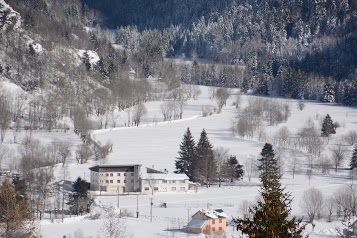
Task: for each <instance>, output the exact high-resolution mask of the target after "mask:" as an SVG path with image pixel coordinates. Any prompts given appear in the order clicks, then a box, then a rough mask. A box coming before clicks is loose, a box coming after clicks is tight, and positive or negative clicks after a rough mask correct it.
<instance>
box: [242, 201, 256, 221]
mask: <svg viewBox="0 0 357 238" xmlns="http://www.w3.org/2000/svg"><path fill="white" fill-rule="evenodd" d="M253 206H254V203H252V202H249V201H247V200H243V201H242V202H241V203H240V205H239V211H240V212H241V213H242V214H243V219H247V218H250V217H251V216H252V215H253V214H252V213H251V208H252V207H253Z"/></svg>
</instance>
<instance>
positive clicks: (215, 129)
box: [33, 87, 357, 238]
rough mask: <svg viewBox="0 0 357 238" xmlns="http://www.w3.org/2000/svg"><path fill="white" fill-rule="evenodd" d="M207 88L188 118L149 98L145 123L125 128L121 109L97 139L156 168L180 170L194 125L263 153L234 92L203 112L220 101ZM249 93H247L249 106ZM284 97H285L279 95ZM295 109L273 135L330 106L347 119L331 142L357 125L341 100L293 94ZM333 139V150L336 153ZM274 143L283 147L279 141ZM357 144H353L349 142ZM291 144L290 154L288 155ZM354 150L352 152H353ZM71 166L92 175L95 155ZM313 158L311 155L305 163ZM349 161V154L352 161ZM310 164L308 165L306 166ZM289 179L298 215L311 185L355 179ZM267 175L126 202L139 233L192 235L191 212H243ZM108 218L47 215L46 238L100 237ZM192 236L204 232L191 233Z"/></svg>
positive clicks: (318, 232) (327, 187) (235, 147)
mask: <svg viewBox="0 0 357 238" xmlns="http://www.w3.org/2000/svg"><path fill="white" fill-rule="evenodd" d="M201 90H202V94H201V95H200V96H199V97H198V100H189V101H188V105H187V108H186V109H185V111H184V114H183V119H181V120H177V121H171V122H163V121H162V118H163V116H162V115H161V111H160V105H161V104H162V102H147V103H146V107H147V108H148V115H147V116H146V117H145V118H144V120H143V122H142V123H141V124H140V126H139V127H124V124H125V123H126V122H127V118H126V117H127V115H128V113H127V112H121V115H120V117H119V121H120V122H119V126H120V127H117V128H112V129H103V130H97V131H93V138H94V139H95V140H98V141H101V142H102V143H106V142H108V141H110V142H111V143H113V152H112V153H111V154H110V155H109V157H108V159H107V160H106V162H105V163H106V164H128V163H130V164H136V163H139V164H142V165H143V167H144V166H146V167H154V168H155V169H161V170H164V169H167V170H168V171H170V172H172V171H173V170H174V161H175V158H176V157H177V155H178V153H177V152H178V150H179V144H180V143H181V141H182V137H183V134H184V133H185V131H186V129H187V127H190V129H191V132H192V135H193V136H194V138H195V139H196V141H197V140H198V138H199V135H200V132H201V131H202V129H203V128H204V129H205V130H206V132H207V135H208V138H209V140H210V142H211V143H212V145H213V146H214V147H225V148H228V149H229V150H230V153H231V154H234V155H236V156H237V159H238V161H239V163H241V164H244V161H245V160H246V158H247V157H248V156H250V157H257V156H258V155H259V153H260V152H261V149H262V148H263V145H264V143H263V142H258V141H248V140H243V139H240V138H238V137H236V136H234V135H233V134H232V132H231V127H232V120H234V117H235V116H236V115H237V112H236V109H235V106H233V102H234V95H233V96H231V98H230V99H229V100H228V102H227V106H225V107H224V108H223V110H222V112H221V113H220V114H215V113H213V114H212V115H210V116H207V117H202V108H203V107H210V108H212V111H213V108H215V107H216V103H215V101H213V100H211V99H210V98H209V88H207V87H201ZM248 97H253V96H242V99H243V101H244V102H243V103H242V107H244V104H245V102H246V101H247V98H248ZM274 100H283V99H274ZM290 105H291V109H292V115H291V117H290V118H289V120H288V121H287V122H286V123H282V124H280V125H278V126H269V127H267V128H266V132H267V135H268V136H273V135H274V133H276V131H277V130H279V128H281V127H282V126H287V127H288V128H289V130H290V131H291V132H293V133H296V132H297V130H298V129H299V128H302V127H303V126H304V124H305V122H306V121H307V120H308V119H309V118H310V119H311V120H312V121H314V122H315V124H316V125H318V124H319V121H320V120H321V118H323V117H324V116H325V115H326V114H327V113H329V114H330V115H331V117H332V119H333V120H334V121H337V122H339V123H340V124H341V127H339V128H338V129H337V134H336V135H333V136H332V137H331V139H330V142H329V145H328V146H330V145H332V144H334V143H337V142H338V141H340V138H341V136H342V135H343V134H345V133H346V132H347V131H349V130H353V129H355V128H356V123H357V109H356V108H349V107H342V106H336V105H334V104H322V103H317V102H306V107H305V109H304V110H303V111H300V110H298V108H297V104H296V101H294V100H291V101H290ZM33 136H34V137H35V138H39V139H41V140H43V141H50V140H53V139H54V138H58V139H61V138H62V139H64V140H70V141H72V142H73V145H76V144H78V143H80V140H79V139H78V138H76V136H75V135H74V134H73V133H72V132H71V133H61V132H52V133H34V134H33ZM328 146H326V148H325V151H326V152H328V149H327V148H328ZM274 149H276V150H277V149H278V148H276V147H274ZM349 149H350V150H351V149H352V147H350V148H349ZM288 152H289V150H287V153H286V154H284V156H285V157H287V156H288ZM349 157H350V156H349V155H348V158H349ZM70 161H71V164H69V165H68V172H69V177H70V179H72V180H75V179H76V178H77V177H78V176H81V177H83V176H85V177H86V178H87V179H88V176H89V170H88V168H89V167H90V166H93V165H94V164H95V163H94V162H89V163H87V164H84V165H77V164H75V160H74V159H72V160H70ZM304 163H306V162H305V161H303V158H302V164H304ZM347 164H348V161H346V165H347ZM304 166H305V165H301V167H304ZM57 168H58V169H57V170H56V173H57V174H58V175H57V176H60V171H61V166H58V167H57ZM282 183H283V185H284V186H286V190H287V191H290V192H292V196H293V197H294V202H293V204H292V206H293V210H292V214H293V215H294V216H298V217H301V216H304V215H305V214H303V212H302V211H301V209H300V206H299V202H300V199H301V196H302V193H303V191H304V190H306V189H308V188H309V187H316V188H318V189H320V190H321V191H322V192H323V194H324V195H326V196H328V195H330V194H332V193H333V192H334V191H336V190H337V189H338V188H339V187H340V186H342V184H346V183H350V180H349V179H347V175H346V174H345V173H343V172H338V173H337V174H335V173H331V174H330V175H322V174H320V173H316V174H314V175H313V176H312V178H311V181H310V182H309V180H308V178H307V176H306V175H305V174H304V170H302V171H300V173H299V174H297V175H295V179H293V178H292V175H291V174H290V173H289V172H285V173H284V175H283V179H282ZM258 191H259V180H258V178H257V177H256V176H255V177H253V178H252V181H251V182H248V179H247V178H246V177H245V178H244V179H243V181H240V182H237V183H235V184H234V185H230V184H223V186H222V187H221V188H219V187H218V186H216V185H215V186H213V187H211V188H204V187H200V188H199V189H198V191H197V193H195V192H192V193H182V192H177V193H156V194H154V195H138V196H137V195H123V196H120V198H119V199H120V202H119V207H120V209H122V210H123V209H127V210H128V211H130V212H132V213H133V214H135V212H136V209H137V199H138V204H139V205H138V209H139V218H138V219H137V218H127V219H126V224H127V227H128V230H129V231H130V232H131V233H132V235H133V237H135V238H136V237H137V238H141V237H187V236H188V235H187V234H186V233H183V231H182V228H183V227H184V226H185V225H186V224H187V222H188V219H189V216H190V215H192V214H193V213H194V212H196V211H197V210H199V209H201V208H207V207H209V208H211V209H217V208H222V209H223V210H224V211H225V212H226V213H227V214H228V215H229V216H230V217H237V216H239V215H241V214H242V213H241V211H240V209H239V206H240V204H241V203H242V201H244V200H247V201H250V202H255V200H256V198H257V196H258V194H259V192H258ZM149 198H153V199H154V200H153V201H154V206H153V221H152V222H150V200H149ZM117 199H118V198H117V197H116V196H97V197H96V198H95V203H96V207H97V208H98V209H99V208H100V207H107V206H110V205H113V206H117ZM162 202H165V203H167V208H161V207H160V204H161V203H162ZM315 223H316V227H315V228H314V231H313V232H312V233H311V235H310V237H336V235H337V231H336V228H341V227H342V224H341V222H340V221H338V220H337V221H334V222H332V223H327V222H326V221H325V219H321V220H317V221H316V222H315ZM102 225H103V221H102V220H101V219H99V220H90V219H86V218H85V217H84V216H80V217H72V218H66V219H65V221H64V223H62V222H61V220H60V218H58V219H55V220H54V222H53V223H52V222H50V220H49V219H47V218H46V219H44V220H43V221H42V222H41V233H42V235H43V237H49V238H50V237H62V236H63V235H71V236H73V234H74V233H75V232H76V230H78V229H80V230H82V231H83V234H84V235H85V237H96V236H97V234H98V233H99V231H100V228H101V226H102ZM227 230H228V237H230V236H231V235H233V236H234V237H238V233H237V231H235V230H234V229H233V227H232V226H230V227H228V229H227ZM310 232H311V226H307V228H306V233H310ZM189 237H197V236H195V235H189Z"/></svg>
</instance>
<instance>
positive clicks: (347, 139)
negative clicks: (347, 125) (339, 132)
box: [343, 131, 357, 145]
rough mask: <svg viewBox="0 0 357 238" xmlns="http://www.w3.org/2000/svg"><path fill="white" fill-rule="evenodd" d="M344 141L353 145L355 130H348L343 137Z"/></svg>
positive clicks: (356, 134)
mask: <svg viewBox="0 0 357 238" xmlns="http://www.w3.org/2000/svg"><path fill="white" fill-rule="evenodd" d="M343 139H344V141H345V142H347V143H348V145H354V144H356V143H357V131H349V132H347V133H346V135H344V137H343Z"/></svg>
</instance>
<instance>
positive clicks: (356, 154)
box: [350, 145, 357, 170]
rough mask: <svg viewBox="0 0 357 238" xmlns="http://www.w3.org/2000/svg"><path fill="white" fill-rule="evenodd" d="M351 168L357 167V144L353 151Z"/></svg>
mask: <svg viewBox="0 0 357 238" xmlns="http://www.w3.org/2000/svg"><path fill="white" fill-rule="evenodd" d="M350 168H351V170H353V169H357V145H356V146H355V148H354V150H353V153H352V157H351V163H350Z"/></svg>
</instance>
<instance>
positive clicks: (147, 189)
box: [145, 187, 185, 191]
mask: <svg viewBox="0 0 357 238" xmlns="http://www.w3.org/2000/svg"><path fill="white" fill-rule="evenodd" d="M149 190H150V188H149V187H145V191H149ZM158 190H159V188H158V187H154V191H158ZM171 191H176V187H171ZM180 191H185V187H180Z"/></svg>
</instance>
